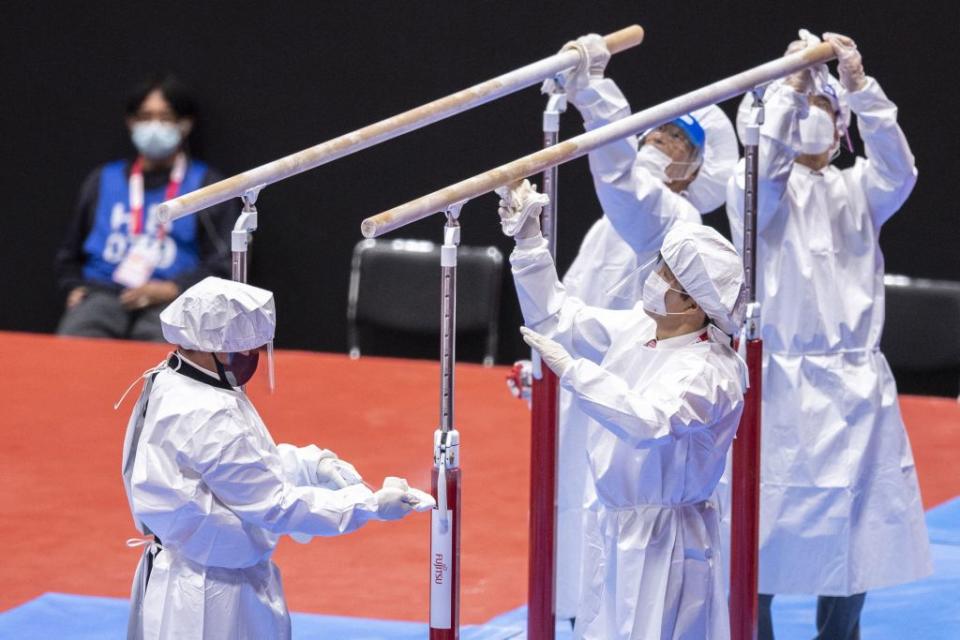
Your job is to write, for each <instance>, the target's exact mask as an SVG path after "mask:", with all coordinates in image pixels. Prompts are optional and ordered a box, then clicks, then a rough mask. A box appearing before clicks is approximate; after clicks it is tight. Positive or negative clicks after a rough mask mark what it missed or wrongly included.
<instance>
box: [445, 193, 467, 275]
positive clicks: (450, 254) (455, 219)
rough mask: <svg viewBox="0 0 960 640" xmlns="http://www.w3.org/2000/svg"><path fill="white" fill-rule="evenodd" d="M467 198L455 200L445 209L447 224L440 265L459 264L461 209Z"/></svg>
mask: <svg viewBox="0 0 960 640" xmlns="http://www.w3.org/2000/svg"><path fill="white" fill-rule="evenodd" d="M466 203H467V201H466V200H462V201H461V202H455V203H454V204H452V205H450V206H449V207H447V210H446V211H445V213H446V216H447V224H446V225H445V226H444V227H443V245H441V246H440V266H441V267H455V266H457V247H458V246H460V222H459V219H460V209H462V208H463V205H465V204H466Z"/></svg>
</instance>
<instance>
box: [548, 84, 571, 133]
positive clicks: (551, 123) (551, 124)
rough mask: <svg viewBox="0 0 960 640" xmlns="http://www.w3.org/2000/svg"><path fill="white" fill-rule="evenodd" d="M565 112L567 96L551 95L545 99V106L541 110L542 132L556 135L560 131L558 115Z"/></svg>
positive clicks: (560, 94)
mask: <svg viewBox="0 0 960 640" xmlns="http://www.w3.org/2000/svg"><path fill="white" fill-rule="evenodd" d="M566 110H567V94H566V93H551V94H549V97H548V98H547V106H546V108H545V109H544V110H543V132H544V133H557V132H559V131H560V114H561V113H564V112H566Z"/></svg>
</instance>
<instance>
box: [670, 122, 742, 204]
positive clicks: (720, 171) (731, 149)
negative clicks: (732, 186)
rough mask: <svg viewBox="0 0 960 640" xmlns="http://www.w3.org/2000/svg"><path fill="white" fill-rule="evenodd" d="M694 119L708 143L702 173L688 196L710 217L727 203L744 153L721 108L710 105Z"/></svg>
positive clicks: (698, 174)
mask: <svg viewBox="0 0 960 640" xmlns="http://www.w3.org/2000/svg"><path fill="white" fill-rule="evenodd" d="M690 115H692V116H693V117H694V118H696V119H697V121H698V122H699V123H700V126H701V127H702V128H703V133H704V138H705V142H704V150H703V163H702V164H701V165H700V172H699V173H697V177H696V178H694V180H693V182H691V183H690V186H688V187H687V190H686V192H685V194H684V195H685V196H686V198H687V200H689V201H690V204H692V205H693V206H694V207H696V209H697V211H699V212H700V213H710V212H711V211H713V210H715V209H716V208H717V207H719V206H721V205H722V204H723V203H724V202H725V201H726V197H727V181H729V179H730V176H732V175H733V170H734V168H735V167H736V165H737V160H739V159H740V151H739V149H738V148H737V138H736V136H735V134H734V132H733V124H731V122H730V118H728V117H727V115H726V114H725V113H724V112H723V111H722V110H721V109H720V107H718V106H716V105H710V106H709V107H704V108H703V109H698V110H696V111H693V112H691V114H690Z"/></svg>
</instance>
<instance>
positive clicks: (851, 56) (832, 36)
mask: <svg viewBox="0 0 960 640" xmlns="http://www.w3.org/2000/svg"><path fill="white" fill-rule="evenodd" d="M823 41H824V42H827V43H829V44H830V46H831V47H833V52H834V53H835V54H836V55H837V73H839V74H840V84H842V85H843V88H844V89H846V90H847V91H850V92H851V93H852V92H854V91H859V90H860V89H863V87H864V86H865V85H866V84H867V76H866V74H865V73H864V71H863V58H862V57H861V56H860V52H859V51H857V43H856V42H854V41H853V40H852V39H851V38H848V37H847V36H842V35H840V34H839V33H830V32H827V33H825V34H823Z"/></svg>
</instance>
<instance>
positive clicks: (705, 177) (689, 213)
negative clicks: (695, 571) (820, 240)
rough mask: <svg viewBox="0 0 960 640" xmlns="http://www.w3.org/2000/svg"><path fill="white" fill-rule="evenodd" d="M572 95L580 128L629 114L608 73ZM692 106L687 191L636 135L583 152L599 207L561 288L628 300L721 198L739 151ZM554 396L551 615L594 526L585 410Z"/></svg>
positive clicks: (561, 605) (606, 303)
mask: <svg viewBox="0 0 960 640" xmlns="http://www.w3.org/2000/svg"><path fill="white" fill-rule="evenodd" d="M577 103H578V104H577V109H578V111H579V112H580V114H581V116H583V122H584V129H586V130H587V131H591V130H593V129H596V128H598V127H602V126H604V125H606V124H609V123H611V122H615V121H617V120H620V119H622V118H625V117H626V116H628V115H630V104H629V103H628V102H627V99H626V97H625V96H624V95H623V93H622V92H621V91H620V88H619V87H618V86H617V85H616V83H614V81H613V80H611V79H609V78H602V79H593V80H591V81H590V84H589V86H588V87H586V88H584V89H581V90H580V91H578V92H577ZM693 115H694V117H696V118H697V120H699V121H700V124H701V126H702V127H703V128H704V130H705V132H706V149H705V150H704V161H703V164H702V165H701V167H700V171H699V173H698V174H697V177H696V179H695V180H694V182H693V183H692V184H691V185H690V188H689V189H688V192H687V193H686V194H684V195H681V194H677V193H674V192H673V191H671V190H670V189H669V188H668V187H667V186H666V185H665V184H664V183H663V182H662V181H661V180H659V179H657V178H655V177H654V176H653V175H652V174H650V172H649V171H647V170H646V169H645V168H643V167H642V166H639V165H637V164H636V158H637V149H638V142H637V139H636V138H635V137H633V136H630V137H628V138H623V139H621V140H617V141H615V142H611V143H610V144H608V145H604V146H603V147H600V148H599V149H596V150H595V151H592V152H590V154H589V156H588V159H589V162H590V173H591V174H592V175H593V184H594V189H595V190H596V193H597V199H598V200H599V201H600V205H601V207H602V209H603V212H604V215H603V216H602V217H601V218H600V219H598V220H597V221H596V222H595V223H594V224H593V225H592V226H591V227H590V229H589V230H588V231H587V234H586V235H585V236H584V238H583V241H582V243H581V245H580V250H579V252H578V253H577V256H576V258H575V259H574V261H573V263H572V264H571V265H570V268H569V269H568V270H567V272H566V274H565V275H564V277H563V285H564V287H565V288H566V290H567V294H568V295H571V296H573V297H576V298H579V299H580V300H582V301H583V302H584V303H585V304H587V305H589V306H594V307H603V308H606V309H631V308H633V306H634V305H635V304H636V303H637V301H638V300H640V291H641V289H642V286H643V281H644V279H645V278H646V277H647V274H648V273H649V269H646V270H644V271H643V272H640V271H638V270H637V267H638V266H640V265H643V264H645V263H648V262H650V261H651V259H653V258H655V257H656V256H657V254H658V253H659V251H660V245H661V244H663V238H664V236H665V235H666V233H667V231H669V230H670V227H671V226H673V224H674V223H675V222H677V221H683V222H694V223H699V222H700V221H701V216H700V214H701V213H708V212H710V211H713V210H714V209H716V208H717V207H718V206H720V205H721V204H722V203H723V198H724V194H725V191H726V183H727V180H728V178H729V176H731V175H732V174H733V167H734V164H735V163H736V160H737V155H738V151H737V141H736V137H735V134H734V130H733V125H732V124H731V123H730V120H729V119H728V118H727V117H726V115H724V114H723V112H722V111H721V110H720V109H719V108H718V107H716V106H710V107H706V108H704V109H700V110H698V111H695V112H694V113H693ZM618 231H619V233H618ZM621 234H623V235H622V236H621ZM624 238H627V239H628V240H625V239H624ZM651 266H652V265H651ZM616 285H619V286H617V288H616V291H611V289H613V288H614V287H615V286H616ZM559 403H560V411H559V442H558V468H559V469H560V470H561V472H560V474H559V476H558V493H557V610H556V612H557V617H558V618H562V619H564V618H565V619H569V618H573V617H574V616H575V615H576V611H577V606H578V604H579V600H580V587H581V583H582V574H581V569H582V561H583V558H582V549H583V541H584V537H585V535H586V534H585V532H584V528H585V526H586V527H587V528H589V527H590V526H592V525H591V524H590V523H589V522H587V523H585V522H584V520H583V519H584V518H588V519H589V518H591V514H590V513H589V512H585V511H584V506H585V503H586V504H588V505H589V504H591V503H593V502H594V499H593V490H592V487H590V486H589V484H588V482H587V479H588V471H587V454H586V446H587V424H588V423H589V421H590V418H589V417H588V416H586V415H585V414H584V413H583V412H582V411H580V410H579V409H578V408H577V407H576V406H575V405H574V403H573V398H572V396H571V395H570V393H569V392H568V391H566V390H563V389H561V391H560V399H559Z"/></svg>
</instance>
